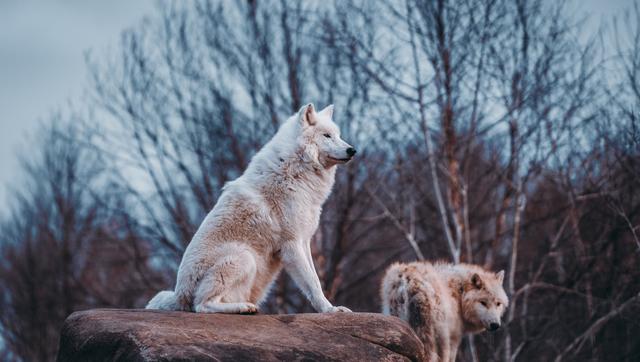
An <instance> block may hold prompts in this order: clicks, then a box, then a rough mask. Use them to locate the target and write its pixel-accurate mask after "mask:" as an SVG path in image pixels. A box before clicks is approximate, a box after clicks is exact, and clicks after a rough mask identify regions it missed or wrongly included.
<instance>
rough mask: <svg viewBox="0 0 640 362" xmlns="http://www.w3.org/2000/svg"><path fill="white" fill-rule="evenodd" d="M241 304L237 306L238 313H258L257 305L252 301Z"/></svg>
mask: <svg viewBox="0 0 640 362" xmlns="http://www.w3.org/2000/svg"><path fill="white" fill-rule="evenodd" d="M242 304H243V305H242V306H241V307H240V308H238V314H256V313H258V306H256V305H255V304H253V303H242Z"/></svg>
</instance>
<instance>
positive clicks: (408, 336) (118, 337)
mask: <svg viewBox="0 0 640 362" xmlns="http://www.w3.org/2000/svg"><path fill="white" fill-rule="evenodd" d="M422 348H423V347H422V343H421V342H420V340H419V339H418V337H416V335H415V334H414V333H413V332H412V331H411V328H410V327H409V326H408V325H407V324H405V323H404V322H402V321H401V320H399V319H397V318H394V317H387V316H383V315H380V314H373V313H336V314H296V315H222V314H195V313H185V312H166V311H151V310H121V309H96V310H88V311H82V312H76V313H73V314H72V315H71V316H69V318H67V320H66V321H65V324H64V327H63V329H62V334H61V336H60V349H59V352H58V361H106V360H108V361H113V360H126V361H169V360H183V361H196V360H197V361H283V360H286V361H291V360H294V361H407V360H410V361H419V360H422V359H423V351H422Z"/></svg>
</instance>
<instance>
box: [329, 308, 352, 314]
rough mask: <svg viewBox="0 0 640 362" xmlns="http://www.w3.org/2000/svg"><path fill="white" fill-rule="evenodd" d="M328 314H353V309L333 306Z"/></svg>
mask: <svg viewBox="0 0 640 362" xmlns="http://www.w3.org/2000/svg"><path fill="white" fill-rule="evenodd" d="M326 313H351V309H349V308H347V307H343V306H337V307H336V306H332V307H331V308H329V310H327V311H326Z"/></svg>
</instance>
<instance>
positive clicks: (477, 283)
mask: <svg viewBox="0 0 640 362" xmlns="http://www.w3.org/2000/svg"><path fill="white" fill-rule="evenodd" d="M471 284H473V286H474V287H476V288H478V289H482V286H483V283H482V279H480V275H478V273H473V275H472V276H471Z"/></svg>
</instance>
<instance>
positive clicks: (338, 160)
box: [328, 156, 351, 163]
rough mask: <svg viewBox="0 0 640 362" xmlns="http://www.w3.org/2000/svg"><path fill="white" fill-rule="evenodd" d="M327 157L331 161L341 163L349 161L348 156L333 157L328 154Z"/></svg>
mask: <svg viewBox="0 0 640 362" xmlns="http://www.w3.org/2000/svg"><path fill="white" fill-rule="evenodd" d="M328 157H329V158H330V159H331V160H333V161H336V162H341V163H347V162H349V161H351V157H348V158H335V157H331V156H328Z"/></svg>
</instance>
